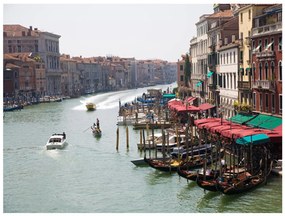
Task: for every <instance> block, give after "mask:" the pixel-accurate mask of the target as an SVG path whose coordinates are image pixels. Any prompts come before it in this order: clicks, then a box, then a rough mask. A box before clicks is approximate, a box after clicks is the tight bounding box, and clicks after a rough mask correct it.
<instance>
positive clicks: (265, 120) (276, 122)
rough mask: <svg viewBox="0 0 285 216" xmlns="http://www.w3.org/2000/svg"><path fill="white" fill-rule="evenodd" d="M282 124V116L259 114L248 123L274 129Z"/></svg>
mask: <svg viewBox="0 0 285 216" xmlns="http://www.w3.org/2000/svg"><path fill="white" fill-rule="evenodd" d="M281 124H282V118H278V117H275V116H269V115H264V114H259V115H258V116H257V117H256V118H254V119H252V120H250V121H248V122H247V123H246V125H248V126H252V127H257V128H264V129H269V130H272V129H274V128H276V127H278V126H280V125H281Z"/></svg>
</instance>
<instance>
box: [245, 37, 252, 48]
mask: <svg viewBox="0 0 285 216" xmlns="http://www.w3.org/2000/svg"><path fill="white" fill-rule="evenodd" d="M244 42H245V45H246V46H248V47H251V40H250V37H246V38H245V41H244Z"/></svg>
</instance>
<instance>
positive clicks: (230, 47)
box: [218, 40, 239, 119]
mask: <svg viewBox="0 0 285 216" xmlns="http://www.w3.org/2000/svg"><path fill="white" fill-rule="evenodd" d="M238 51H239V43H238V40H234V41H232V42H231V43H229V44H227V43H225V44H224V45H223V46H220V48H219V49H218V52H219V56H220V58H219V62H220V64H219V72H218V76H219V80H220V85H219V90H220V95H219V98H220V101H219V104H220V110H219V112H220V113H223V118H226V119H228V118H231V117H233V116H234V115H236V112H235V109H234V104H235V102H236V101H238V88H237V82H238V80H237V77H238V70H239V62H238Z"/></svg>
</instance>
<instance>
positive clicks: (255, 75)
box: [251, 4, 282, 116]
mask: <svg viewBox="0 0 285 216" xmlns="http://www.w3.org/2000/svg"><path fill="white" fill-rule="evenodd" d="M251 46H252V77H251V87H252V92H253V96H252V99H253V101H252V106H253V110H254V111H256V112H261V113H267V114H273V115H279V116H280V115H282V5H281V4H277V5H272V6H270V7H266V8H264V9H263V10H262V13H261V14H259V15H256V16H254V17H253V29H252V35H251Z"/></svg>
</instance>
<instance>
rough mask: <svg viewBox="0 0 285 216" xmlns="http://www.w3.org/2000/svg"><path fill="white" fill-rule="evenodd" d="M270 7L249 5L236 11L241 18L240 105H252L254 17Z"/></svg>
mask: <svg viewBox="0 0 285 216" xmlns="http://www.w3.org/2000/svg"><path fill="white" fill-rule="evenodd" d="M268 6H269V5H262V4H249V5H245V6H243V7H241V8H239V9H237V10H236V14H237V15H238V17H239V41H240V47H239V48H240V54H239V62H240V69H239V76H238V89H239V103H240V104H246V105H251V103H252V101H251V95H252V92H251V83H250V80H251V61H252V60H251V52H252V50H251V42H250V37H251V33H252V28H253V17H256V16H259V15H261V14H262V11H263V9H264V8H266V7H268Z"/></svg>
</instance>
